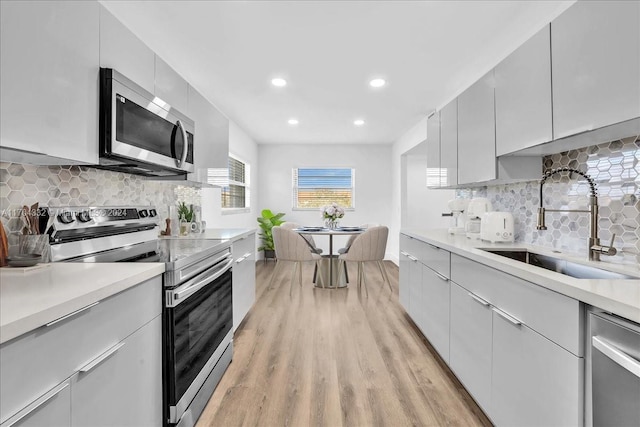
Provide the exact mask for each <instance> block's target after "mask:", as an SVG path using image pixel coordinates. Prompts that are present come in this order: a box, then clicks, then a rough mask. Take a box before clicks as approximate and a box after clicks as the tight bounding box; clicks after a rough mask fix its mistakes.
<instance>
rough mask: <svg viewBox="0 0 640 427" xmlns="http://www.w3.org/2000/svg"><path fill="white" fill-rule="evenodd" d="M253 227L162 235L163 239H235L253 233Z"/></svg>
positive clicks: (209, 229)
mask: <svg viewBox="0 0 640 427" xmlns="http://www.w3.org/2000/svg"><path fill="white" fill-rule="evenodd" d="M255 231H256V229H255V228H207V229H206V230H205V231H204V232H203V233H190V234H187V235H186V236H162V238H163V239H211V240H231V241H232V242H233V241H236V240H239V239H242V238H244V237H247V236H248V235H249V234H251V233H255Z"/></svg>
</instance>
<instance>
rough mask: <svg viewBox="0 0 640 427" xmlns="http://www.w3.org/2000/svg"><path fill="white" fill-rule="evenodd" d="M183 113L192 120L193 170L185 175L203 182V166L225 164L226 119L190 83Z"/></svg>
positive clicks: (227, 131) (226, 157)
mask: <svg viewBox="0 0 640 427" xmlns="http://www.w3.org/2000/svg"><path fill="white" fill-rule="evenodd" d="M185 114H187V115H188V116H189V117H190V118H191V119H192V120H193V121H194V122H195V142H194V146H195V151H194V162H195V172H194V173H192V174H189V179H190V180H193V181H199V182H202V183H206V179H207V176H206V175H207V171H206V169H209V168H227V167H229V119H227V118H226V117H225V116H224V114H222V113H221V112H220V111H218V109H217V108H216V107H214V106H213V105H212V104H211V103H210V102H209V101H207V99H206V98H205V97H204V96H202V95H201V94H200V93H199V92H198V91H197V90H195V89H194V88H193V87H191V86H189V106H188V108H187V109H186V110H185Z"/></svg>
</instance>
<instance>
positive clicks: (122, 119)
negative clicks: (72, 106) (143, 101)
mask: <svg viewBox="0 0 640 427" xmlns="http://www.w3.org/2000/svg"><path fill="white" fill-rule="evenodd" d="M122 99H124V102H122V101H121V100H122ZM116 139H117V140H118V141H120V142H124V143H127V144H129V145H133V146H135V147H138V148H141V149H143V150H147V151H151V152H154V153H158V154H162V155H164V156H167V157H171V158H174V159H175V158H178V157H180V154H181V153H182V147H183V143H184V142H183V141H182V133H181V132H180V129H178V126H177V125H176V124H175V123H171V122H170V121H168V120H165V119H163V118H162V117H160V116H158V115H156V114H154V113H152V112H151V111H149V110H147V109H146V108H143V107H141V106H140V105H138V104H136V103H135V102H133V101H130V100H128V99H126V98H124V97H123V96H121V95H120V94H118V95H117V97H116ZM187 139H188V140H189V149H188V152H187V162H189V163H193V135H192V134H191V133H189V132H187Z"/></svg>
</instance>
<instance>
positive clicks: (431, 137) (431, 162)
mask: <svg viewBox="0 0 640 427" xmlns="http://www.w3.org/2000/svg"><path fill="white" fill-rule="evenodd" d="M440 170H441V169H440V112H439V111H436V112H435V113H433V115H431V116H429V118H428V119H427V187H430V188H439V187H440V186H441V183H440Z"/></svg>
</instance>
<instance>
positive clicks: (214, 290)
mask: <svg viewBox="0 0 640 427" xmlns="http://www.w3.org/2000/svg"><path fill="white" fill-rule="evenodd" d="M48 214H49V215H50V216H51V217H52V219H53V221H49V222H50V223H51V224H52V225H51V227H50V228H49V229H48V230H47V233H48V234H49V236H50V238H49V240H50V243H51V257H52V260H53V261H54V262H162V263H164V264H165V273H164V277H163V283H164V287H165V292H164V300H163V302H162V303H163V306H164V310H163V317H164V322H163V325H164V326H163V327H164V331H163V345H164V354H163V362H164V363H163V365H164V373H163V384H164V401H165V405H164V408H165V414H164V415H165V416H164V419H165V420H166V424H167V425H178V426H193V425H195V422H196V421H197V419H198V417H199V416H200V414H201V413H202V410H203V409H204V407H205V405H206V403H207V401H208V400H209V397H210V396H211V394H212V393H213V390H214V389H215V387H216V385H217V384H218V382H219V381H220V378H221V377H222V374H223V373H224V371H225V370H226V368H227V366H228V365H229V363H230V362H231V357H232V353H233V341H232V325H233V313H232V304H231V276H232V274H231V267H232V264H233V258H232V255H231V242H229V241H227V240H207V239H187V238H176V239H158V237H157V236H158V234H159V227H158V220H159V218H158V215H157V212H156V210H155V209H154V208H151V207H107V208H97V207H71V208H50V209H49V210H48Z"/></svg>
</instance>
